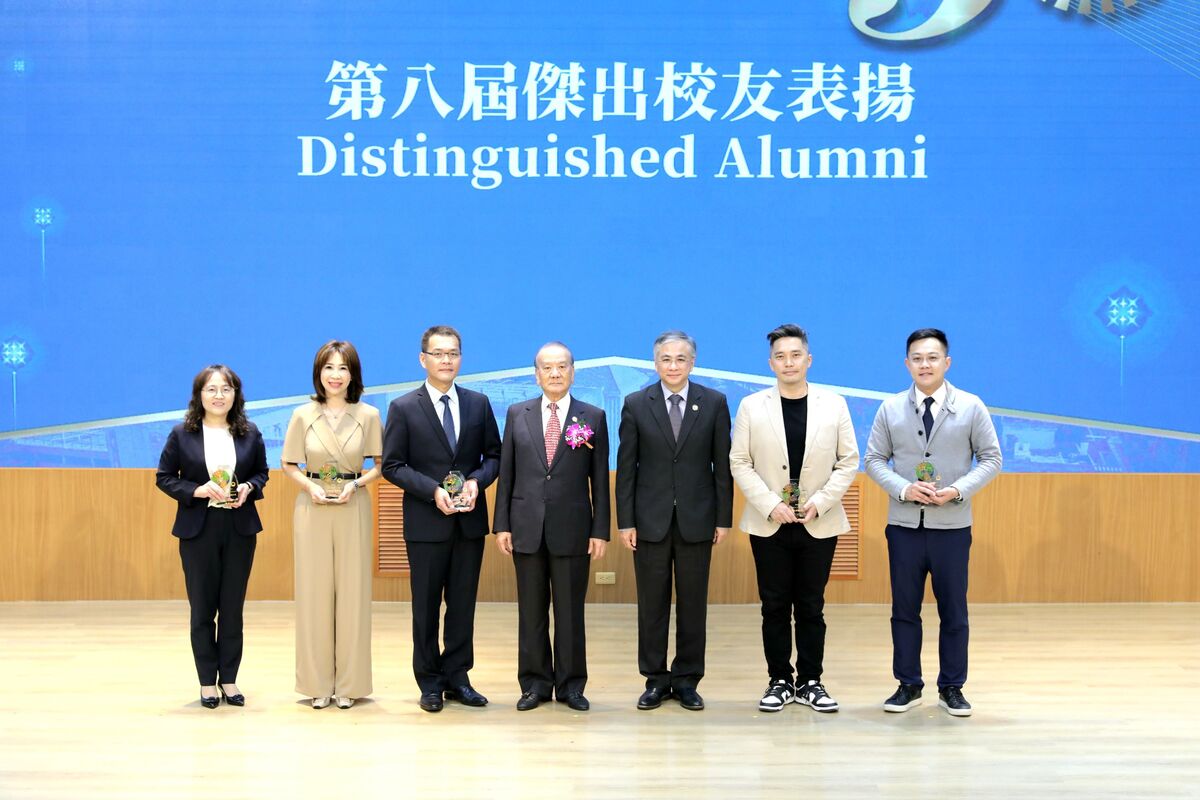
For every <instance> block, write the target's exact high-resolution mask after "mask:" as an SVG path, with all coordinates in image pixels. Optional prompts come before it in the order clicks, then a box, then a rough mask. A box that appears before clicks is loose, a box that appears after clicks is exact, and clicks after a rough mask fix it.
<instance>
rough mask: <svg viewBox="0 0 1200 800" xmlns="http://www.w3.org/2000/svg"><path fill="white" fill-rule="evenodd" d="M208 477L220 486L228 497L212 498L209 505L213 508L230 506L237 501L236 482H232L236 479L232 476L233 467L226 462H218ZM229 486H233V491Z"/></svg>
mask: <svg viewBox="0 0 1200 800" xmlns="http://www.w3.org/2000/svg"><path fill="white" fill-rule="evenodd" d="M209 477H211V478H212V482H213V483H215V484H216V485H217V486H220V487H221V490H222V491H224V492H225V494H226V496H227V497H228V498H229V499H228V500H213V501H212V502H211V503H209V505H211V506H213V507H215V508H232V507H233V504H234V503H236V502H237V484H236V483H234V480H236V479H235V478H234V477H233V467H231V466H229V465H228V464H218V465H217V468H216V469H215V470H213V474H212V475H210V476H209ZM230 487H233V491H230Z"/></svg>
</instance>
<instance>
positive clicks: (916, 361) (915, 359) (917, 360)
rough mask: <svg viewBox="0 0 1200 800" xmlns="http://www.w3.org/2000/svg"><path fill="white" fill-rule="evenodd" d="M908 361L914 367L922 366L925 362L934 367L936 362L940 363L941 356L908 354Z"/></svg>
mask: <svg viewBox="0 0 1200 800" xmlns="http://www.w3.org/2000/svg"><path fill="white" fill-rule="evenodd" d="M908 363H910V364H912V365H913V366H914V367H923V366H925V365H926V364H928V365H929V366H931V367H934V366H937V365H938V364H940V363H942V357H941V356H929V357H928V358H926V357H925V356H909V357H908Z"/></svg>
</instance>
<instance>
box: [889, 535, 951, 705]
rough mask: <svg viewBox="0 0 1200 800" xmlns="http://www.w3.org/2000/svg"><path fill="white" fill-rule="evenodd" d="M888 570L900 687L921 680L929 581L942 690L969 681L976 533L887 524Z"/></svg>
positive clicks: (894, 668) (894, 670) (895, 671)
mask: <svg viewBox="0 0 1200 800" xmlns="http://www.w3.org/2000/svg"><path fill="white" fill-rule="evenodd" d="M886 532H887V542H888V567H889V568H890V571H891V578H892V674H893V675H895V677H896V680H898V681H900V682H901V683H914V684H916V685H918V686H922V685H924V683H925V681H923V680H922V679H921V604H922V602H923V601H924V600H925V576H926V575H929V576H931V577H932V579H933V596H934V597H935V598H936V599H937V609H938V619H939V620H940V623H941V624H940V626H939V629H938V660H939V661H940V662H941V664H940V666H941V670H940V671H939V672H938V678H937V685H938V688H939V689H944V688H945V687H947V686H957V687H959V688H960V689H961V688H962V686H963V684H965V683H966V682H967V643H968V641H969V640H970V637H971V629H970V625H969V623H968V621H967V569H968V566H969V563H970V555H971V528H970V526H968V527H966V528H950V529H944V530H937V529H932V528H926V527H925V526H924V525H920V526H918V527H916V528H905V527H902V526H900V525H888V526H887V528H886Z"/></svg>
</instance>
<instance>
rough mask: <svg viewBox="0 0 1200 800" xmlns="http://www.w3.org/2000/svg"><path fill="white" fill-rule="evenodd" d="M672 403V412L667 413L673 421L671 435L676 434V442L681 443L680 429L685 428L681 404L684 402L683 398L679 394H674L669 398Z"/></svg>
mask: <svg viewBox="0 0 1200 800" xmlns="http://www.w3.org/2000/svg"><path fill="white" fill-rule="evenodd" d="M667 400H669V401H670V403H671V410H670V411H668V412H667V416H668V417H670V419H671V433H673V434H675V441H677V442H678V441H679V429H680V428H681V427H682V426H683V409H682V408H680V407H679V404H680V403H682V402H683V398H682V397H680V396H679V395H677V394H673V395H671V396H670V397H668V398H667Z"/></svg>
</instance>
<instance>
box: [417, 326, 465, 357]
mask: <svg viewBox="0 0 1200 800" xmlns="http://www.w3.org/2000/svg"><path fill="white" fill-rule="evenodd" d="M431 336H453V337H454V340H455V341H456V342H458V345H457V346H458V349H459V350H462V337H461V336H459V335H458V331H456V330H454V328H451V327H450V326H449V325H434V326H432V327H430V328H429V329H428V330H426V331H425V332H424V333H423V334H421V352H422V353H424V352H426V351H428V350H429V337H431Z"/></svg>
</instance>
